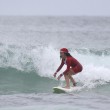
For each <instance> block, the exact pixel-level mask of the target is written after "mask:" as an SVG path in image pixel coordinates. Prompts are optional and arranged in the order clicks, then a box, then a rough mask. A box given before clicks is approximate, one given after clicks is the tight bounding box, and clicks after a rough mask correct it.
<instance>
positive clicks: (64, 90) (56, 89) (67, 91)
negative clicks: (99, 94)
mask: <svg viewBox="0 0 110 110" xmlns="http://www.w3.org/2000/svg"><path fill="white" fill-rule="evenodd" d="M80 89H81V87H78V86H76V87H70V89H66V88H63V87H61V86H57V87H53V92H54V93H70V92H73V91H77V90H80Z"/></svg>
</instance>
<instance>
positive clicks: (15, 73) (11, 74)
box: [0, 68, 58, 94]
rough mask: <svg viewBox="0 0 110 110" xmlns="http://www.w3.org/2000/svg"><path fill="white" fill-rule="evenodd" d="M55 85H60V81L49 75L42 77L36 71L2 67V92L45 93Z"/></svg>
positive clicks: (0, 69)
mask: <svg viewBox="0 0 110 110" xmlns="http://www.w3.org/2000/svg"><path fill="white" fill-rule="evenodd" d="M55 85H58V82H56V81H55V80H53V79H50V78H48V77H41V76H39V75H37V74H36V73H35V72H34V71H31V72H25V71H20V70H17V69H14V68H0V94H11V93H39V92H40V93H43V92H44V93H45V92H50V91H51V89H52V87H53V86H55Z"/></svg>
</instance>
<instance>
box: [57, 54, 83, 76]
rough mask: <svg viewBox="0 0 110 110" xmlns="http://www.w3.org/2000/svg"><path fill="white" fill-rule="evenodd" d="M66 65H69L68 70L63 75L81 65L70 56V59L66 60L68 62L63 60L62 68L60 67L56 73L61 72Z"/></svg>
mask: <svg viewBox="0 0 110 110" xmlns="http://www.w3.org/2000/svg"><path fill="white" fill-rule="evenodd" d="M64 64H66V65H67V68H66V70H65V71H64V72H63V74H67V72H68V71H69V69H70V67H72V68H74V67H75V66H77V65H81V64H80V63H79V62H78V61H77V60H76V59H75V58H73V57H71V56H69V57H67V58H66V61H65V60H63V59H62V62H61V64H60V66H59V67H58V69H57V71H56V72H59V71H60V70H61V68H62V67H63V65H64Z"/></svg>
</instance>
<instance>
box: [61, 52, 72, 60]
mask: <svg viewBox="0 0 110 110" xmlns="http://www.w3.org/2000/svg"><path fill="white" fill-rule="evenodd" d="M64 54H65V55H66V56H67V57H72V56H71V54H70V53H64ZM60 59H61V56H60Z"/></svg>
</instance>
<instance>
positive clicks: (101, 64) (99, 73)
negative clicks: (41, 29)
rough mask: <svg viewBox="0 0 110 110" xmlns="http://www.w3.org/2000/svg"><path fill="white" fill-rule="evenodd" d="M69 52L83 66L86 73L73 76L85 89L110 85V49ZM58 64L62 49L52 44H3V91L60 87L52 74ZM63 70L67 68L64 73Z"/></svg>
mask: <svg viewBox="0 0 110 110" xmlns="http://www.w3.org/2000/svg"><path fill="white" fill-rule="evenodd" d="M69 50H70V53H71V55H72V56H74V57H75V58H77V59H78V60H79V61H80V62H81V64H82V65H83V68H84V69H83V71H82V72H81V73H79V74H78V75H75V76H73V77H74V78H75V80H76V81H77V82H78V83H80V84H81V85H83V87H87V88H94V87H96V86H97V85H104V84H106V83H108V82H110V65H109V62H110V57H109V54H110V49H109V48H108V49H103V50H97V49H72V48H70V49H69ZM59 64H60V58H59V49H58V48H54V47H53V46H51V45H49V46H47V45H45V46H44V45H43V46H41V45H37V46H26V47H25V46H22V47H21V46H17V45H4V44H0V67H1V68H0V78H1V81H0V82H1V89H2V88H3V89H2V90H3V91H7V90H11V89H12V90H13V91H14V90H18V91H32V90H33V91H44V90H46V91H48V90H51V88H52V87H53V86H56V85H58V82H57V81H56V80H53V73H54V72H55V71H56V69H57V67H58V66H59ZM64 69H65V66H64V67H63V69H62V70H61V72H62V71H64ZM62 80H64V79H63V78H62ZM2 85H4V86H2ZM29 85H30V86H29ZM4 87H6V88H4ZM14 88H15V89H14ZM24 88H25V89H24ZM44 88H45V89H44Z"/></svg>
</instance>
